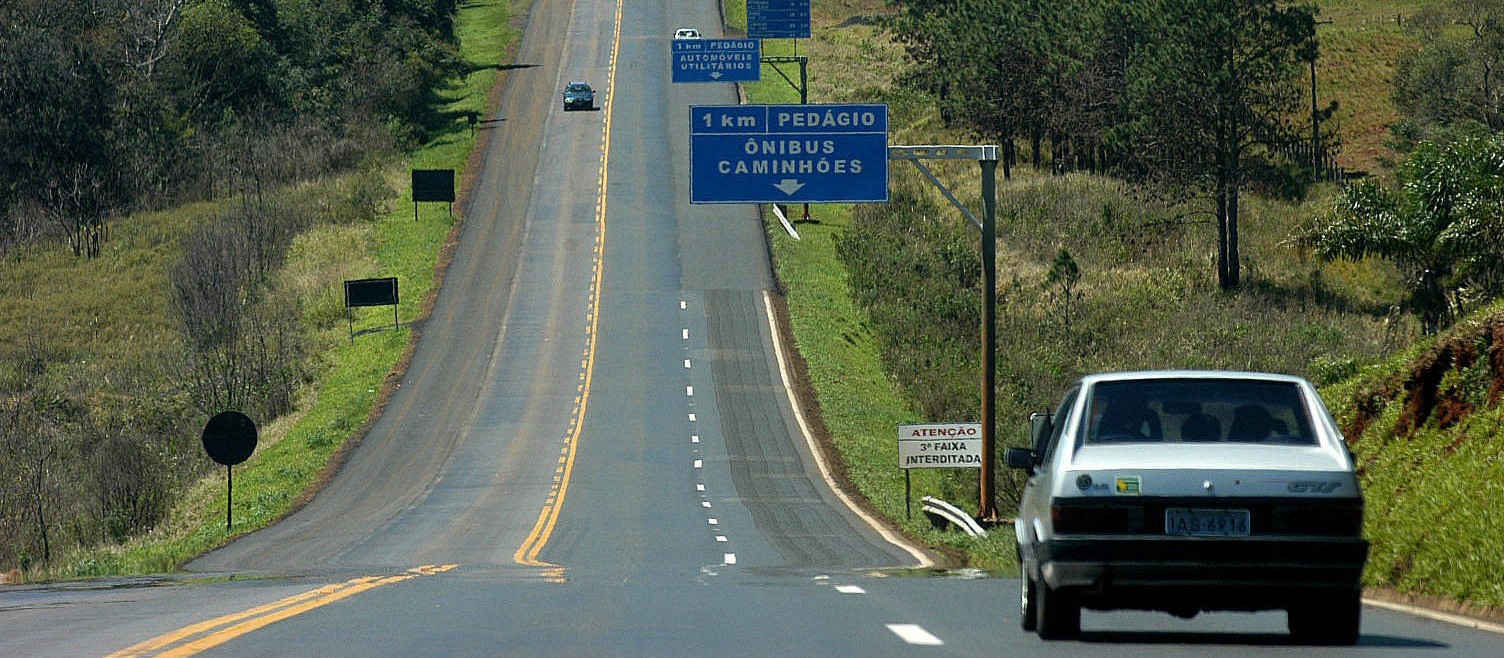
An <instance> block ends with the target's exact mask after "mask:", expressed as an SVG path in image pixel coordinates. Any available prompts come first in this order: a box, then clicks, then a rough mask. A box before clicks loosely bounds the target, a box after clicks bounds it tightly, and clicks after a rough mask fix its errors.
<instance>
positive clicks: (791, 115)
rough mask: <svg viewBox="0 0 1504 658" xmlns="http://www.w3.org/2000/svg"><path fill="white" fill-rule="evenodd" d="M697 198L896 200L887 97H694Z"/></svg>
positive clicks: (693, 190)
mask: <svg viewBox="0 0 1504 658" xmlns="http://www.w3.org/2000/svg"><path fill="white" fill-rule="evenodd" d="M689 169H690V178H689V201H690V203H859V202H885V201H887V200H888V106H886V105H694V106H691V107H690V108H689Z"/></svg>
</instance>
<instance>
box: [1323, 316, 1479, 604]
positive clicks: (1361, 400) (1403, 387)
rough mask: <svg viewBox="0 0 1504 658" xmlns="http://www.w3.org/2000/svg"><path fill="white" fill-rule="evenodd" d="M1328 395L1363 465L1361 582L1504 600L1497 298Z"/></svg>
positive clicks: (1429, 595) (1421, 593) (1453, 598)
mask: <svg viewBox="0 0 1504 658" xmlns="http://www.w3.org/2000/svg"><path fill="white" fill-rule="evenodd" d="M1323 394H1324V395H1325V396H1326V399H1327V404H1328V406H1330V407H1332V409H1333V411H1334V413H1336V415H1337V417H1338V421H1339V422H1340V423H1341V425H1342V428H1343V432H1344V433H1345V434H1346V435H1347V436H1348V439H1349V442H1350V443H1351V445H1352V448H1353V452H1354V454H1355V455H1356V456H1357V459H1358V463H1359V465H1360V467H1361V468H1362V478H1363V486H1364V494H1365V496H1366V498H1367V510H1366V516H1367V518H1366V527H1367V532H1368V537H1369V539H1370V540H1371V541H1372V542H1373V551H1372V553H1371V555H1370V556H1369V563H1368V572H1367V574H1366V577H1365V581H1366V583H1367V584H1368V585H1370V586H1374V587H1381V588H1386V589H1389V590H1393V591H1395V592H1398V593H1400V594H1401V595H1404V596H1412V597H1416V598H1418V599H1420V600H1423V601H1426V600H1433V599H1440V600H1442V601H1443V602H1444V604H1445V603H1456V602H1460V603H1463V604H1464V605H1465V606H1466V607H1467V608H1469V609H1470V611H1473V612H1485V611H1491V612H1494V613H1497V612H1498V611H1499V610H1501V609H1504V569H1501V566H1504V509H1501V507H1500V501H1504V406H1501V405H1500V404H1499V402H1500V397H1501V395H1504V303H1499V304H1494V305H1493V306H1492V307H1491V308H1489V309H1484V310H1483V311H1480V312H1478V313H1476V314H1474V315H1473V316H1472V317H1471V318H1470V319H1468V320H1464V321H1462V322H1460V323H1458V324H1457V325H1456V326H1454V327H1453V328H1452V329H1450V330H1449V331H1447V332H1445V333H1444V334H1442V335H1440V336H1436V337H1434V338H1431V339H1428V340H1424V341H1421V342H1419V343H1417V344H1415V345H1414V346H1412V347H1411V348H1410V349H1407V350H1405V351H1404V352H1403V353H1401V354H1399V355H1397V356H1395V357H1394V358H1391V359H1389V360H1388V361H1385V362H1384V363H1381V364H1378V365H1375V366H1372V367H1370V368H1368V369H1366V370H1365V372H1364V373H1363V374H1362V375H1361V376H1358V377H1354V378H1352V379H1351V380H1349V381H1346V382H1344V383H1342V384H1340V385H1337V386H1332V387H1329V388H1328V389H1326V390H1325V391H1323ZM1433 602H1434V601H1433ZM1489 609H1491V610H1489Z"/></svg>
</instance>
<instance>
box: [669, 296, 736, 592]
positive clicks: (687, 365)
mask: <svg viewBox="0 0 1504 658" xmlns="http://www.w3.org/2000/svg"><path fill="white" fill-rule="evenodd" d="M688 308H689V303H688V302H687V301H685V300H680V301H679V310H687V309H688ZM679 337H680V338H681V339H682V340H685V341H688V340H689V329H688V328H687V327H686V328H683V329H680V331H679ZM685 349H686V350H688V349H689V346H688V345H685ZM693 365H694V364H693V362H692V361H691V360H690V359H684V369H685V370H689V369H691V368H692V367H693ZM684 395H685V397H687V398H694V396H695V387H694V385H693V384H685V386H684ZM689 408H690V409H694V401H693V400H692V399H691V400H690V401H689ZM698 420H699V418H698V417H697V416H696V415H695V414H694V412H693V411H691V412H689V422H690V423H695V422H697V421H698ZM689 442H690V444H691V446H692V448H691V449H690V452H691V453H692V454H693V456H694V458H695V459H694V469H695V473H696V476H695V477H696V480H697V481H696V482H695V491H697V492H699V494H700V496H699V497H700V507H701V508H703V509H706V510H709V509H711V508H712V504H711V502H710V494H709V493H708V487H706V485H705V482H704V478H705V475H704V473H705V470H704V468H705V460H704V459H702V458H701V454H700V448H699V444H700V435H699V434H691V435H690V436H689ZM705 521H706V523H707V524H709V527H710V528H711V535H712V536H714V537H715V542H716V543H717V544H720V545H721V548H722V549H725V548H730V540H729V539H727V538H726V535H724V534H721V531H720V523H721V521H720V519H717V518H715V517H713V516H712V517H707V518H706V519H705ZM721 564H722V565H734V564H736V553H730V552H724V550H723V552H722V553H721Z"/></svg>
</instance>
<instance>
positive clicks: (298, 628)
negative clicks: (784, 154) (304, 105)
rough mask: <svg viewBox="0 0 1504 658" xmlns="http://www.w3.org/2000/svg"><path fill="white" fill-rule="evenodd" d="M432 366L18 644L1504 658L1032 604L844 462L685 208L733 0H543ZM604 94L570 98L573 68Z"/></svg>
mask: <svg viewBox="0 0 1504 658" xmlns="http://www.w3.org/2000/svg"><path fill="white" fill-rule="evenodd" d="M528 21H529V22H528V29H527V33H526V37H525V39H524V40H523V43H522V45H521V47H520V50H519V52H518V61H517V62H516V63H515V64H516V66H515V67H513V68H511V69H509V70H508V72H507V73H506V74H505V76H506V78H505V87H504V90H503V94H502V97H501V105H500V107H499V108H498V115H499V117H500V118H501V119H503V120H502V121H500V122H499V123H497V124H496V127H495V129H494V130H492V131H491V133H490V137H489V140H488V143H487V145H486V153H485V158H484V165H483V167H484V168H483V170H482V171H481V172H479V175H478V176H476V177H475V184H474V187H473V188H472V189H471V190H470V191H469V195H468V201H467V203H466V204H465V205H464V207H463V209H462V212H463V214H464V216H465V219H466V222H465V227H464V232H463V236H462V238H461V243H460V246H459V249H458V251H457V253H456V254H455V258H454V261H453V263H452V265H451V266H450V268H449V270H448V274H447V277H446V279H445V281H444V285H443V289H442V292H441V294H440V296H439V298H438V300H437V303H436V306H435V310H434V313H433V316H432V318H431V319H430V320H429V321H428V322H426V323H425V325H424V326H423V327H422V338H421V342H420V343H419V346H418V349H417V352H416V354H415V356H414V358H413V361H412V365H411V367H410V369H409V370H408V372H407V373H406V375H405V376H404V378H403V380H402V384H401V388H400V391H399V392H398V393H397V394H396V395H395V396H394V397H393V399H392V400H391V402H390V404H389V405H388V407H387V408H386V411H385V413H384V415H383V417H382V418H381V419H380V421H379V422H378V423H377V424H376V425H375V426H374V427H373V428H372V430H371V432H370V433H369V435H368V436H367V437H366V438H365V440H364V442H363V443H362V445H361V446H360V447H359V448H358V449H357V450H356V451H355V452H354V453H353V454H352V455H351V457H350V459H349V461H348V463H347V464H346V465H345V467H344V469H343V470H342V471H341V473H340V474H339V476H338V477H337V478H336V479H335V480H334V481H333V482H332V483H330V485H329V486H328V487H327V488H326V489H325V490H324V491H323V492H322V493H321V494H320V495H319V496H318V497H317V498H316V499H315V500H314V501H313V502H312V503H311V504H309V505H308V506H307V507H305V508H303V509H302V510H300V511H299V512H298V513H296V514H294V515H292V516H291V517H290V518H289V519H287V520H286V521H284V522H283V523H280V524H278V525H277V526H274V527H271V528H267V529H265V530H263V531H260V532H257V533H254V534H252V535H250V536H247V537H245V538H242V539H241V540H239V541H236V542H235V543H233V544H231V545H229V546H227V547H225V548H223V549H221V550H219V551H216V552H214V553H211V554H209V555H207V556H204V557H203V558H201V559H199V560H196V561H194V562H193V563H192V564H190V565H189V570H190V572H191V573H190V574H189V575H188V576H186V577H184V576H181V575H179V576H173V577H164V578H154V579H141V580H131V581H107V582H101V583H89V584H82V585H69V586H62V587H28V588H12V589H7V590H0V627H3V629H4V630H3V631H0V656H53V655H65V656H99V655H106V654H112V653H116V652H119V653H118V654H117V655H163V656H188V655H196V654H200V653H202V654H205V655H216V656H270V655H277V656H282V655H299V656H300V655H317V656H320V657H321V658H330V657H335V656H399V655H400V656H409V655H456V656H472V655H474V656H594V655H603V656H687V655H718V656H773V655H779V656H781V655H818V656H856V655H861V656H888V655H918V654H925V655H930V654H943V655H950V656H997V655H1039V656H1079V655H1081V654H1083V653H1086V654H1090V655H1098V654H1100V655H1111V656H1123V655H1145V656H1148V655H1152V656H1156V657H1158V656H1164V655H1167V654H1171V655H1197V656H1199V655H1204V654H1206V653H1208V652H1209V651H1216V652H1217V653H1218V654H1219V655H1232V656H1238V655H1256V654H1268V653H1285V652H1291V651H1298V652H1300V653H1302V654H1306V653H1314V654H1321V653H1359V654H1364V655H1384V656H1414V655H1479V656H1484V655H1498V654H1499V653H1501V648H1504V644H1501V642H1500V639H1499V636H1496V635H1493V634H1490V633H1484V632H1480V631H1475V630H1468V629H1462V628H1458V627H1456V626H1452V625H1447V624H1442V623H1438V622H1432V621H1426V620H1421V619H1418V618H1414V617H1411V616H1407V615H1402V614H1398V613H1391V612H1386V611H1380V610H1376V609H1370V610H1368V611H1367V613H1368V616H1367V618H1366V622H1365V627H1364V638H1363V641H1362V642H1361V643H1360V645H1359V646H1358V647H1343V648H1312V647H1292V646H1291V645H1290V644H1289V640H1288V637H1287V636H1286V635H1285V633H1284V617H1283V615H1282V614H1259V615H1217V616H1208V617H1202V618H1198V619H1194V620H1189V621H1184V620H1178V619H1174V618H1172V617H1169V616H1167V615H1151V614H1133V613H1118V614H1110V615H1096V614H1092V613H1088V614H1087V615H1086V616H1085V619H1084V622H1083V626H1084V628H1085V633H1084V635H1083V638H1082V641H1080V642H1065V643H1043V642H1041V641H1039V640H1038V639H1037V638H1036V637H1035V636H1033V635H1032V634H1027V633H1024V632H1023V631H1021V630H1020V629H1019V628H1018V619H1017V614H1018V611H1017V608H1018V604H1017V595H1018V582H1017V581H1016V580H1013V579H1005V578H982V577H976V576H977V574H933V573H929V572H928V571H927V570H924V569H911V567H914V566H916V565H920V564H923V563H924V561H925V560H926V559H927V558H926V556H925V555H924V553H923V552H922V551H919V550H918V549H916V548H914V547H912V546H907V545H904V544H903V543H902V542H899V541H897V540H895V539H893V538H892V536H891V534H890V533H887V532H886V531H884V530H882V529H880V528H879V527H876V526H875V525H874V524H873V523H871V522H869V520H867V519H865V518H864V517H863V516H861V515H860V514H859V513H857V512H855V511H854V510H853V509H852V507H851V506H850V505H848V504H847V502H846V501H845V500H844V499H843V498H842V496H841V495H840V494H839V493H837V492H836V491H834V490H832V488H831V487H830V486H829V484H828V483H827V482H826V480H825V478H824V476H823V474H822V469H821V466H820V464H819V463H818V462H817V460H816V459H815V455H814V453H813V452H812V451H811V449H810V446H809V445H808V443H807V440H806V438H805V432H804V430H803V428H802V420H801V418H800V415H799V413H798V411H797V410H796V409H795V407H794V405H793V404H792V402H791V400H790V397H789V395H788V392H787V386H786V377H787V374H786V371H785V369H784V368H783V367H781V362H780V356H779V345H778V341H777V338H776V336H777V335H778V332H776V331H775V330H774V328H773V326H772V324H771V322H770V319H769V318H770V311H769V308H768V307H769V301H768V294H769V291H771V290H772V289H774V288H775V285H774V283H773V280H772V277H771V274H770V271H771V269H770V267H769V264H768V255H767V248H766V244H765V236H764V234H763V226H762V224H761V222H760V221H759V219H758V217H757V215H756V212H755V210H754V209H753V208H750V207H744V206H731V205H714V206H692V205H690V204H689V203H688V191H687V185H688V179H689V176H688V166H689V163H688V153H687V146H688V126H687V120H688V108H689V106H690V105H691V104H697V105H705V104H733V103H735V102H736V95H735V92H734V90H733V89H732V88H731V87H730V86H727V85H704V84H701V85H672V84H670V82H669V68H668V61H669V60H668V53H669V40H670V36H671V35H672V33H673V30H674V29H675V28H676V27H681V26H688V27H697V28H699V29H700V30H701V31H702V32H704V33H705V34H706V36H708V37H713V36H719V35H718V30H716V29H714V26H716V25H719V24H720V20H719V13H718V11H717V9H716V6H715V4H714V3H712V2H709V1H708V0H641V1H640V2H638V1H635V0H634V1H632V2H627V1H626V0H620V3H618V2H616V1H613V0H575V1H574V2H573V3H570V2H567V1H566V0H535V1H534V3H533V5H532V9H531V12H530V13H529V16H528ZM576 79H578V80H585V81H587V82H589V83H591V84H592V85H593V86H595V87H596V88H597V89H598V90H599V95H598V99H597V105H598V109H597V110H596V111H580V112H568V113H566V112H564V111H563V110H562V106H561V103H560V98H559V90H560V88H561V87H562V86H563V83H564V82H566V81H568V80H576Z"/></svg>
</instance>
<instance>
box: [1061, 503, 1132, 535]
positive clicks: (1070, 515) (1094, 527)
mask: <svg viewBox="0 0 1504 658" xmlns="http://www.w3.org/2000/svg"><path fill="white" fill-rule="evenodd" d="M1050 520H1051V522H1052V523H1053V524H1054V526H1055V533H1056V534H1066V535H1068V534H1087V533H1094V534H1099V533H1109V534H1119V533H1122V534H1126V533H1138V532H1143V530H1144V508H1143V507H1141V506H1134V505H1103V504H1087V505H1083V504H1080V503H1055V504H1054V505H1051V506H1050Z"/></svg>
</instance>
